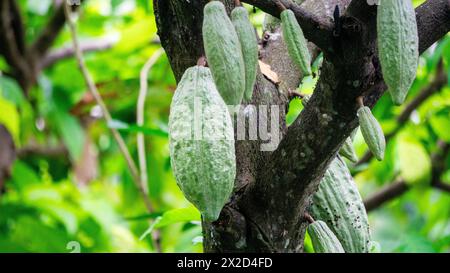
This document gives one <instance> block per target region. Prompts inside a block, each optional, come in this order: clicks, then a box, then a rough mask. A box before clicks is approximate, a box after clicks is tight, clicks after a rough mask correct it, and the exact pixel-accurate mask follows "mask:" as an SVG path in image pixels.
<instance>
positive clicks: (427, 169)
mask: <svg viewBox="0 0 450 273" xmlns="http://www.w3.org/2000/svg"><path fill="white" fill-rule="evenodd" d="M397 152H398V158H399V161H400V162H399V164H400V175H401V177H402V178H403V179H404V180H405V181H406V182H407V183H408V184H411V185H412V184H425V183H427V182H428V181H429V180H430V176H431V160H430V157H429V155H428V153H427V151H426V150H425V148H424V147H423V146H422V144H421V143H419V142H417V141H415V140H413V139H411V138H410V137H408V136H406V135H402V136H401V138H400V139H399V141H398V150H397Z"/></svg>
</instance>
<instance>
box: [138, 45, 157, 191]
mask: <svg viewBox="0 0 450 273" xmlns="http://www.w3.org/2000/svg"><path fill="white" fill-rule="evenodd" d="M163 53H164V50H163V49H162V48H160V49H158V50H157V51H156V52H155V53H154V54H153V55H152V56H151V57H150V58H149V59H148V61H147V62H146V63H145V65H144V66H143V67H142V70H141V75H140V81H141V83H140V90H139V97H138V102H137V109H136V113H137V114H136V115H137V117H136V121H137V125H138V126H143V125H144V109H145V98H146V97H147V90H148V85H147V78H148V73H149V72H150V70H151V68H152V67H153V65H154V64H155V63H156V61H157V60H158V59H159V57H160V56H161V55H162V54H163ZM137 147H138V156H139V169H140V171H141V183H142V184H143V188H144V192H145V193H146V194H147V195H148V176H147V159H146V157H145V139H144V133H142V132H139V133H138V134H137Z"/></svg>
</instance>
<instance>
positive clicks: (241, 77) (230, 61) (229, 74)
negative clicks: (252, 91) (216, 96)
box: [203, 1, 245, 105]
mask: <svg viewBox="0 0 450 273" xmlns="http://www.w3.org/2000/svg"><path fill="white" fill-rule="evenodd" d="M203 16H204V17H203V45H204V48H205V54H206V58H207V60H208V65H209V67H210V69H211V73H212V75H213V78H214V82H215V83H216V86H217V89H218V90H219V93H220V95H221V96H222V98H223V100H224V101H225V103H226V104H227V105H239V104H241V101H242V97H243V95H244V90H245V66H244V58H243V56H242V49H241V43H240V42H239V38H238V35H237V33H236V30H235V29H234V26H233V23H232V22H231V20H230V18H228V15H227V12H226V10H225V6H224V5H223V4H222V3H221V2H219V1H212V2H209V3H208V4H206V5H205V8H204V12H203Z"/></svg>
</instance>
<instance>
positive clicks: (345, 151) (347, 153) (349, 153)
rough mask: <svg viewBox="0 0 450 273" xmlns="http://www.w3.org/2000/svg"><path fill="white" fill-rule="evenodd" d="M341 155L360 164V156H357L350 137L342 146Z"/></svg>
mask: <svg viewBox="0 0 450 273" xmlns="http://www.w3.org/2000/svg"><path fill="white" fill-rule="evenodd" d="M339 154H340V155H342V156H343V157H345V158H347V159H348V160H350V161H351V162H353V163H356V162H358V156H357V155H356V152H355V148H354V147H353V142H352V138H351V137H348V138H347V139H346V140H345V141H344V144H342V147H341V149H340V150H339Z"/></svg>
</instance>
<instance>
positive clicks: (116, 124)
mask: <svg viewBox="0 0 450 273" xmlns="http://www.w3.org/2000/svg"><path fill="white" fill-rule="evenodd" d="M108 127H109V128H112V129H117V130H119V131H124V132H129V133H143V134H144V135H149V136H160V137H168V136H169V133H168V132H167V131H166V130H163V129H154V128H147V127H142V126H138V125H135V124H128V123H125V122H123V121H120V120H112V121H111V122H109V123H108Z"/></svg>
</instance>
